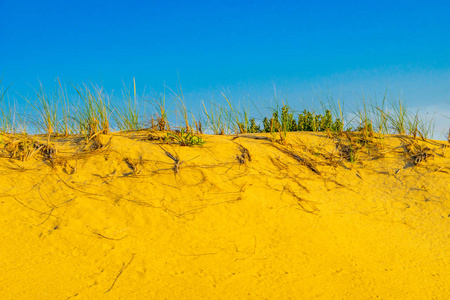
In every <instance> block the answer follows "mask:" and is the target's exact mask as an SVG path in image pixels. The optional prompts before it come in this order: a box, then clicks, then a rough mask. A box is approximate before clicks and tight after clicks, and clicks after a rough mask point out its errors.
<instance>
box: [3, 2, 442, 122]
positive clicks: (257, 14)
mask: <svg viewBox="0 0 450 300" xmlns="http://www.w3.org/2000/svg"><path fill="white" fill-rule="evenodd" d="M449 15H450V4H449V3H448V1H421V2H416V1H277V3H275V1H203V2H199V1H183V2H181V1H179V2H176V1H134V0H132V1H74V0H66V1H47V0H44V1H13V0H0V76H3V85H5V84H9V83H11V82H13V85H12V87H11V89H12V90H14V91H17V92H18V93H20V94H27V93H29V92H30V89H29V85H30V84H31V85H33V86H36V85H37V82H38V81H37V79H38V78H39V80H41V81H42V82H43V83H44V85H46V86H52V85H53V84H54V81H55V78H56V77H59V78H61V79H62V80H63V81H65V82H69V81H70V82H75V83H81V82H94V83H96V84H99V85H102V86H104V87H105V88H106V90H108V91H111V90H113V89H114V90H120V89H121V88H122V80H123V81H125V82H127V83H129V82H131V81H132V78H133V77H135V78H136V82H137V84H138V87H140V88H142V89H143V87H144V86H146V88H147V89H150V88H153V89H156V90H160V89H161V87H162V85H163V84H164V82H165V83H166V84H167V85H168V86H171V87H174V88H175V87H176V85H177V82H178V75H177V74H179V76H180V81H181V84H182V86H183V90H184V91H185V93H186V96H187V101H188V102H189V103H188V105H192V106H195V105H198V104H199V103H200V102H201V100H204V101H208V97H211V94H213V93H214V94H216V95H219V94H220V92H221V91H223V90H225V91H228V92H229V93H230V94H231V95H232V96H233V97H234V98H235V99H240V98H242V97H244V96H246V95H250V96H251V97H252V99H254V101H256V102H258V101H262V100H259V99H270V98H271V97H273V89H274V88H273V86H274V85H275V86H276V87H277V89H278V90H279V91H280V93H284V94H285V95H287V96H288V98H289V102H290V103H291V104H292V105H293V106H296V104H295V103H297V102H301V103H307V104H309V103H310V101H311V99H313V98H314V93H315V92H314V90H316V91H317V89H320V88H325V87H326V88H329V89H330V91H331V92H332V93H333V94H341V95H344V96H345V98H346V99H348V101H347V103H351V102H352V101H356V99H357V97H356V96H355V95H360V94H361V93H362V92H361V90H362V89H363V90H364V94H366V95H375V94H377V95H381V94H382V93H383V92H384V90H385V89H386V87H388V86H389V87H390V89H391V91H392V92H393V93H394V94H398V93H399V92H401V93H402V95H403V98H404V100H405V101H407V104H408V105H409V106H410V107H412V108H416V107H421V108H422V110H424V111H430V113H434V112H438V113H439V114H440V115H444V117H442V116H441V117H439V124H438V126H437V127H439V126H440V127H442V128H443V129H444V128H448V127H449V126H450V122H449V119H446V118H445V116H446V117H450V105H449V104H447V103H449V102H450V18H449V17H448V16H449ZM352 97H353V98H352ZM255 99H256V100H255ZM293 103H294V104H293ZM445 122H447V123H445ZM440 127H439V128H440ZM443 129H442V130H443Z"/></svg>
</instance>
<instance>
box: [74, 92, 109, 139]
mask: <svg viewBox="0 0 450 300" xmlns="http://www.w3.org/2000/svg"><path fill="white" fill-rule="evenodd" d="M72 86H73V88H74V89H75V90H76V92H77V93H78V95H79V97H80V99H81V101H82V106H81V108H80V109H79V110H78V111H77V116H76V117H75V119H76V122H77V123H78V127H79V130H80V133H82V134H86V135H87V137H88V138H91V137H92V136H95V135H97V134H99V133H102V134H108V133H109V117H110V112H111V108H110V102H109V97H108V95H107V94H106V93H105V92H104V91H103V88H99V87H97V86H94V85H92V87H89V86H88V85H86V84H83V86H82V87H76V86H74V85H72Z"/></svg>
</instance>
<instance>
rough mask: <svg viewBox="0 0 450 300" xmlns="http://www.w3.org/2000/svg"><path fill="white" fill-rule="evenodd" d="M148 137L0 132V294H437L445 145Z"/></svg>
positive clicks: (448, 260) (443, 248) (292, 136)
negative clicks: (191, 141)
mask: <svg viewBox="0 0 450 300" xmlns="http://www.w3.org/2000/svg"><path fill="white" fill-rule="evenodd" d="M161 136H164V133H157V132H156V133H149V132H148V131H136V132H128V133H121V134H117V133H116V134H110V135H101V136H97V137H96V138H95V139H93V140H91V141H89V142H86V139H85V138H84V137H82V136H69V137H52V139H51V141H50V144H48V145H51V146H48V147H47V146H45V145H47V138H46V136H28V137H27V138H24V137H21V136H13V135H11V136H7V135H4V136H3V140H2V144H1V145H0V149H1V150H0V153H1V156H2V157H1V158H0V231H1V235H0V245H1V246H0V258H1V260H0V299H450V157H449V153H450V149H448V147H446V146H445V144H446V143H444V142H438V141H428V142H423V141H420V142H418V143H416V142H414V141H413V138H412V137H406V136H387V137H386V138H385V139H383V140H377V139H372V141H371V142H368V143H367V144H366V146H365V147H364V148H362V149H360V150H358V151H357V153H356V155H353V156H352V152H351V151H352V150H351V149H353V148H351V146H349V145H350V142H351V141H349V139H350V140H353V142H354V143H356V144H358V143H361V142H358V136H357V135H354V136H353V137H350V136H347V137H335V138H330V137H328V136H327V135H326V134H319V133H288V138H287V143H286V144H284V145H283V144H280V143H276V142H272V141H271V140H270V136H269V135H264V134H256V135H242V136H209V135H204V136H202V138H203V139H204V140H205V141H206V143H205V144H204V146H203V147H198V146H196V147H181V146H179V145H177V144H174V143H171V144H168V143H166V142H164V141H163V140H161V139H159V137H161ZM24 139H29V140H32V141H33V142H30V144H29V145H28V144H27V145H28V146H29V147H30V148H31V149H32V150H26V149H25V148H26V147H25V146H24V145H25V144H24V143H23V142H21V140H24ZM447 144H448V143H447ZM414 145H416V146H414ZM46 147H47V148H46ZM27 151H28V152H27ZM24 152H25V153H24ZM353 154H354V153H353ZM11 156H12V157H11ZM22 160H23V161H22Z"/></svg>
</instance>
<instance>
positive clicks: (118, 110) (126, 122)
mask: <svg viewBox="0 0 450 300" xmlns="http://www.w3.org/2000/svg"><path fill="white" fill-rule="evenodd" d="M122 96H123V98H124V99H125V100H124V106H122V107H115V109H114V112H115V113H114V114H113V118H114V120H115V121H116V124H117V127H118V128H119V130H121V131H122V130H139V129H141V124H140V123H139V102H138V98H137V94H136V80H135V79H134V78H133V96H131V93H130V90H129V89H127V88H126V87H125V84H124V90H123V95H122Z"/></svg>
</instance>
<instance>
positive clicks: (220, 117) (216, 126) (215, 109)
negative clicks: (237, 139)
mask: <svg viewBox="0 0 450 300" xmlns="http://www.w3.org/2000/svg"><path fill="white" fill-rule="evenodd" d="M202 104H203V108H204V113H205V116H206V120H207V122H208V127H209V128H210V129H211V130H212V132H213V133H214V134H225V133H227V132H228V128H229V127H228V124H227V123H228V122H227V117H228V112H227V110H226V109H225V108H223V107H221V106H220V105H219V104H218V103H217V102H215V101H214V99H213V100H212V102H211V103H210V108H209V110H208V109H207V108H206V106H205V103H204V102H203V101H202Z"/></svg>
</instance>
